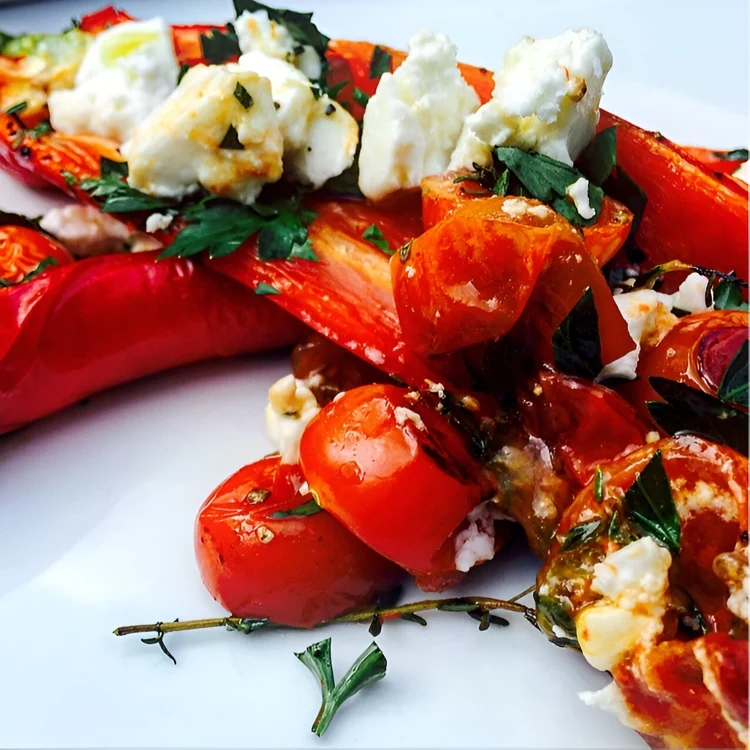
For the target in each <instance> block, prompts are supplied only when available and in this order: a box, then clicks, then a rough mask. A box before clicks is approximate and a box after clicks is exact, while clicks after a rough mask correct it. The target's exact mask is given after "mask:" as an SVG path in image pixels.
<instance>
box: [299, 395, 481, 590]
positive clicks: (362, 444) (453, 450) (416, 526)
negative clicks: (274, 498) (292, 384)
mask: <svg viewBox="0 0 750 750" xmlns="http://www.w3.org/2000/svg"><path fill="white" fill-rule="evenodd" d="M300 456H301V463H302V467H303V470H304V473H305V476H306V477H307V480H308V482H309V484H310V488H311V491H312V492H313V493H314V494H315V497H316V498H317V500H318V502H319V503H320V504H321V505H322V506H323V507H324V508H326V509H327V510H329V511H330V512H331V513H332V514H333V515H335V516H336V517H337V518H338V519H339V520H340V521H341V522H342V523H343V524H344V525H345V526H346V527H347V528H348V529H349V530H350V531H351V532H353V533H354V534H356V535H357V536H358V537H359V538H360V539H361V540H362V541H363V542H365V544H367V545H368V546H370V547H372V548H373V549H374V550H376V551H377V552H379V553H380V554H382V555H384V556H385V557H388V558H389V559H390V560H393V561H394V562H396V563H398V564H399V565H401V566H403V567H404V568H406V569H407V570H409V571H410V572H412V573H414V574H416V575H417V576H418V580H417V583H418V585H421V586H423V587H424V588H426V589H428V590H430V589H440V588H443V587H445V586H447V585H451V584H453V583H455V582H456V581H457V580H460V578H461V577H462V573H461V572H459V571H457V570H456V560H455V558H456V552H455V539H456V534H457V532H459V531H460V530H461V527H462V524H464V522H465V520H466V518H467V516H468V515H469V514H470V513H471V512H472V511H474V510H475V509H476V508H477V506H478V505H479V504H480V503H481V502H482V501H483V500H486V499H487V498H489V497H491V496H492V495H493V494H494V487H493V483H492V482H491V480H490V479H489V477H488V475H487V474H485V472H483V470H482V466H481V465H480V464H479V462H478V461H477V460H476V459H474V458H473V457H472V456H471V455H470V453H469V451H468V449H467V441H466V438H465V436H464V435H463V434H462V433H461V432H459V430H458V429H457V428H456V427H454V426H453V425H452V424H450V423H449V422H448V420H447V419H445V418H444V417H443V416H441V415H440V414H439V413H438V412H437V410H436V409H434V408H432V407H431V406H427V405H425V403H424V402H423V401H422V400H421V399H420V398H419V396H418V394H414V393H413V392H412V393H411V394H410V392H409V391H407V390H405V389H403V388H398V387H396V386H389V385H370V386H364V387H362V388H355V389H354V390H352V391H348V392H347V393H345V394H344V395H343V396H341V397H340V398H337V399H336V400H335V401H333V402H332V403H330V404H329V405H328V406H327V407H326V408H324V409H323V411H322V412H321V413H320V414H319V415H318V416H317V417H316V418H315V419H314V420H313V421H312V422H311V423H310V425H309V426H308V427H307V429H306V430H305V432H304V433H303V435H302V440H301V443H300ZM490 556H491V555H490ZM467 569H468V568H467Z"/></svg>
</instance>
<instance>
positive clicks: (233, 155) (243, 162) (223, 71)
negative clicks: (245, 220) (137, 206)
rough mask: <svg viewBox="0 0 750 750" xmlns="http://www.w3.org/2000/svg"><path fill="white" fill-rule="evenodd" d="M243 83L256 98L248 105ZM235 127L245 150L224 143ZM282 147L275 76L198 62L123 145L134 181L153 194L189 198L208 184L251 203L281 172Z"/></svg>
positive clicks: (215, 190)
mask: <svg viewBox="0 0 750 750" xmlns="http://www.w3.org/2000/svg"><path fill="white" fill-rule="evenodd" d="M237 84H240V85H242V86H244V88H245V89H246V90H247V92H248V93H249V94H250V96H251V97H252V104H251V105H250V106H249V107H248V108H247V109H246V108H245V107H244V106H243V105H242V103H241V102H240V101H238V99H237V98H236V97H235V95H234V91H235V89H236V87H237ZM230 127H231V128H234V130H235V132H236V135H237V139H238V140H239V142H240V144H241V145H242V148H241V149H236V148H221V147H220V144H221V143H222V141H223V140H224V138H225V137H226V135H227V133H228V132H229V128H230ZM282 151H283V139H282V136H281V131H280V130H279V126H278V122H277V119H276V110H275V108H274V106H273V100H272V98H271V86H270V84H269V82H268V81H267V80H265V79H263V78H261V77H259V76H258V75H256V74H255V73H252V72H250V71H244V70H238V69H236V70H235V69H232V70H230V69H229V68H227V67H226V66H220V65H210V66H206V65H197V66H195V67H194V68H191V69H190V70H189V71H188V72H187V73H186V74H185V77H184V78H183V79H182V82H181V83H180V85H179V87H178V88H177V89H176V91H175V92H174V93H173V94H172V96H170V97H169V99H167V101H165V102H164V103H163V104H162V105H161V106H159V107H158V108H157V109H156V110H155V111H154V112H153V113H152V114H151V116H150V117H149V118H148V119H147V120H145V121H144V122H143V123H141V125H139V126H138V128H137V129H136V131H135V133H134V134H133V137H132V139H131V140H130V141H129V142H128V143H127V144H126V145H125V146H124V147H123V149H122V152H123V154H124V155H125V156H126V158H127V159H128V166H129V168H130V174H129V177H128V183H129V184H130V186H131V187H134V188H136V189H138V190H142V191H143V192H145V193H148V194H149V195H157V196H160V197H165V198H182V197H184V196H185V195H187V194H189V193H192V192H193V191H195V190H197V189H198V188H199V187H200V186H203V187H204V188H206V190H208V191H209V192H211V193H213V194H214V195H220V196H223V197H226V198H233V199H234V200H237V201H240V202H242V203H246V204H251V203H253V202H254V201H255V199H256V198H257V197H258V194H259V193H260V191H261V189H262V188H263V186H264V185H266V184H267V183H269V182H276V181H277V180H278V179H279V178H280V177H281V172H282Z"/></svg>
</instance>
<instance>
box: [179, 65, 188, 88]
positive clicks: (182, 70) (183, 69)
mask: <svg viewBox="0 0 750 750" xmlns="http://www.w3.org/2000/svg"><path fill="white" fill-rule="evenodd" d="M188 70H190V66H189V65H188V64H187V63H182V64H181V65H180V72H179V73H178V74H177V85H178V86H179V85H180V84H181V83H182V79H183V78H184V77H185V74H186V73H187V72H188Z"/></svg>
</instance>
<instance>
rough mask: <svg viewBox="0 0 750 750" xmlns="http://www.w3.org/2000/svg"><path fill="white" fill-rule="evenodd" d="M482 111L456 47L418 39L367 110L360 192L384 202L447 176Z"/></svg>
mask: <svg viewBox="0 0 750 750" xmlns="http://www.w3.org/2000/svg"><path fill="white" fill-rule="evenodd" d="M478 106H479V97H478V96H477V94H476V92H475V91H474V89H472V88H471V86H469V85H468V84H467V83H466V81H465V80H464V79H463V77H462V76H461V73H460V72H459V70H458V67H457V64H456V47H455V46H454V45H453V44H451V42H450V41H449V40H448V38H447V37H446V36H444V35H443V34H432V33H430V32H428V31H420V32H418V33H417V34H415V35H414V36H413V37H412V38H411V40H410V41H409V55H408V57H407V58H406V60H405V61H404V62H403V63H402V64H401V66H400V67H399V68H398V69H397V70H396V71H395V72H394V73H385V74H384V75H383V76H382V78H381V79H380V82H379V83H378V88H377V90H376V92H375V95H374V96H373V97H372V98H371V99H370V101H369V102H368V104H367V108H366V109H365V116H364V123H363V131H362V149H361V152H360V155H359V188H360V190H361V191H362V192H363V193H364V194H365V196H367V197H368V198H371V199H373V200H379V199H381V198H384V197H385V196H386V195H388V194H390V193H393V192H395V191H396V190H401V189H405V188H413V187H417V186H418V185H419V183H420V181H421V180H422V178H423V177H426V176H427V175H431V174H439V173H441V172H444V171H445V169H446V168H447V166H448V162H449V161H450V156H451V153H452V152H453V149H454V148H455V146H456V142H457V140H458V136H459V133H460V132H461V127H462V125H463V122H464V118H466V116H467V115H469V114H471V113H472V112H474V111H475V110H476V109H477V107H478ZM469 166H471V165H469Z"/></svg>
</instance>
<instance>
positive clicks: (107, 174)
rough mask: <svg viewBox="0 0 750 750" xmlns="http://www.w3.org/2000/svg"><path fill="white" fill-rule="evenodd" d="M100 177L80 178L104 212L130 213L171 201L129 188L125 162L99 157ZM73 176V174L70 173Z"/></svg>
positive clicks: (159, 206) (164, 204)
mask: <svg viewBox="0 0 750 750" xmlns="http://www.w3.org/2000/svg"><path fill="white" fill-rule="evenodd" d="M99 163H100V174H101V176H100V177H93V178H89V179H86V180H81V189H82V190H85V191H86V192H87V193H88V194H89V195H90V196H91V197H92V198H97V199H99V203H101V208H102V211H103V212H104V213H107V214H109V213H115V214H116V213H123V214H124V213H132V212H134V211H153V210H155V209H160V208H169V207H170V206H172V205H173V204H172V202H171V201H169V200H166V199H164V198H154V197H153V196H151V195H146V193H142V192H141V191H140V190H136V189H135V188H131V187H130V186H129V185H128V184H127V183H125V182H123V180H124V179H125V178H126V177H127V176H128V164H127V162H124V161H122V162H119V161H113V160H112V159H107V158H105V157H103V156H102V157H101V159H100V162H99ZM64 177H65V182H66V183H68V184H69V185H72V184H75V183H72V182H69V178H68V177H67V176H66V175H64ZM71 177H74V175H71Z"/></svg>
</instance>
